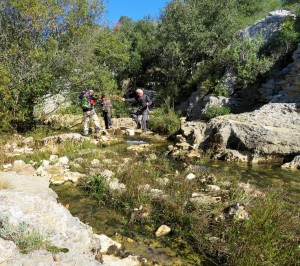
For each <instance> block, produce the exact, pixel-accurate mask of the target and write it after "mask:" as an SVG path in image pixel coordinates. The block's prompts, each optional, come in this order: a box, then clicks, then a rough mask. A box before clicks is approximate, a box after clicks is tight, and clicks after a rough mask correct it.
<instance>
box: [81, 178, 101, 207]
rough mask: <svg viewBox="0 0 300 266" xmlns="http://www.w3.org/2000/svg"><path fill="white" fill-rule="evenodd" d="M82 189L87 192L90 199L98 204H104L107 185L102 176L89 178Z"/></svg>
mask: <svg viewBox="0 0 300 266" xmlns="http://www.w3.org/2000/svg"><path fill="white" fill-rule="evenodd" d="M83 187H84V188H85V189H86V190H87V191H88V192H89V194H90V196H91V197H93V198H95V199H97V200H98V201H99V204H103V203H104V202H105V199H106V198H107V193H106V192H107V185H106V182H105V177H104V176H101V175H96V176H91V177H89V178H88V179H87V180H86V182H85V183H84V185H83Z"/></svg>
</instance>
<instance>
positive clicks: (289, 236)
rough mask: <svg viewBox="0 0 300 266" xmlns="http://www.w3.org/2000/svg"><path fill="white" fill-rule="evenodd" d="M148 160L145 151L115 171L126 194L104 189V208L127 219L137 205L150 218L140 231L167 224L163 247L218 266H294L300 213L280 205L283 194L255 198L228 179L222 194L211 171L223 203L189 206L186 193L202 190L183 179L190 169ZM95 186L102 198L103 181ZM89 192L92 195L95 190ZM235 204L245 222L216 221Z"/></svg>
mask: <svg viewBox="0 0 300 266" xmlns="http://www.w3.org/2000/svg"><path fill="white" fill-rule="evenodd" d="M152 152H153V151H152ZM116 156H117V158H115V159H117V160H120V158H119V155H116ZM148 157H149V156H148V152H145V153H143V154H139V155H133V156H132V163H129V164H128V165H127V166H125V167H122V168H118V169H119V171H118V170H116V177H117V178H118V179H119V181H120V182H122V183H124V184H126V190H125V191H122V192H112V191H110V192H109V191H107V190H106V191H105V196H107V195H109V196H108V197H105V201H104V203H105V204H106V205H107V206H110V207H113V208H115V209H116V210H118V211H121V212H123V213H125V214H126V215H128V217H130V213H132V211H133V209H134V208H137V207H139V206H140V205H142V206H143V207H145V208H147V210H148V211H149V213H150V215H149V217H147V219H146V220H145V221H144V222H143V224H141V226H145V224H146V225H147V226H149V228H157V227H158V226H160V225H161V224H167V225H169V226H170V227H171V228H172V233H171V236H170V237H168V238H165V240H164V241H165V242H167V243H169V244H170V245H172V244H173V241H174V239H180V243H181V244H182V245H184V246H186V248H193V249H194V250H196V251H197V252H198V253H199V256H200V255H203V256H205V257H209V258H210V259H211V260H213V261H214V263H216V264H218V265H297V261H298V259H299V252H300V248H299V241H300V239H299V236H300V222H299V217H297V215H296V213H297V212H298V213H299V209H298V210H297V212H295V211H293V208H291V206H290V205H289V204H288V203H287V202H285V201H284V198H283V196H282V195H283V194H282V191H275V190H272V191H270V192H268V193H267V196H266V197H265V198H255V197H254V196H253V195H251V194H248V193H246V192H245V191H244V190H243V189H242V188H241V187H240V186H239V182H238V180H236V179H234V178H233V177H231V179H230V191H227V192H226V190H227V189H228V187H227V186H228V185H222V184H223V182H224V181H226V178H225V177H223V176H221V173H220V174H218V173H217V172H215V173H214V174H215V175H217V180H218V182H220V183H219V184H217V185H219V186H220V187H221V189H222V191H221V192H220V196H221V197H222V201H220V202H216V203H213V204H207V205H205V204H203V205H200V206H199V205H195V204H193V203H191V202H189V198H190V197H191V193H192V192H203V191H204V190H205V185H202V184H200V183H199V182H198V181H197V180H198V179H197V178H196V179H195V180H189V181H188V180H186V179H185V176H186V174H187V173H188V172H189V170H188V169H186V170H183V169H181V167H180V166H181V163H180V162H179V161H174V162H172V161H170V160H168V159H166V158H165V159H161V158H158V159H155V160H148ZM176 169H177V170H178V172H177V173H176V171H175V170H176ZM195 174H196V176H199V177H201V176H202V175H206V174H207V171H201V170H199V171H198V172H197V171H196V172H195ZM163 177H167V178H168V179H169V182H168V183H167V184H165V185H161V184H160V183H159V182H157V180H158V179H159V178H163ZM145 184H148V185H149V186H150V187H151V188H155V189H160V190H162V191H163V194H161V196H153V195H151V193H150V194H149V193H148V192H147V191H145V190H143V187H144V186H145ZM100 186H101V188H100V192H101V193H102V195H103V184H102V182H100ZM93 193H97V189H96V190H93ZM208 194H209V193H208ZM211 195H213V193H212V194H211ZM94 196H95V195H94ZM96 197H97V196H96ZM237 202H240V203H243V204H245V206H246V209H247V211H248V212H249V214H250V219H249V220H246V221H238V222H235V221H233V220H230V219H225V220H221V221H220V220H216V217H217V216H218V214H220V213H222V212H223V210H224V209H225V208H226V207H228V206H230V205H232V204H235V203H237ZM298 208H299V206H298Z"/></svg>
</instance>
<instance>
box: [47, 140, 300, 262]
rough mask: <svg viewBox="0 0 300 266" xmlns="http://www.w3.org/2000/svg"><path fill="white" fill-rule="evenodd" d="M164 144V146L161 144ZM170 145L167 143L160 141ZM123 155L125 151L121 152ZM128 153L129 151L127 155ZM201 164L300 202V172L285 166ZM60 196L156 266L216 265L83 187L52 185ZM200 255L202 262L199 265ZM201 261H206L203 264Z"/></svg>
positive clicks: (88, 221)
mask: <svg viewBox="0 0 300 266" xmlns="http://www.w3.org/2000/svg"><path fill="white" fill-rule="evenodd" d="M148 142H149V139H142V138H141V139H140V138H134V139H128V140H127V141H126V143H125V144H122V145H115V146H112V147H106V148H104V149H107V150H113V151H115V152H116V151H118V150H121V149H122V150H123V151H124V149H125V148H126V147H128V146H129V145H139V144H145V143H148ZM161 145H162V146H161ZM158 146H161V147H166V143H164V144H162V143H160V145H158ZM120 154H122V152H120ZM127 155H128V154H127ZM198 167H200V168H203V169H206V170H208V171H213V172H216V173H217V172H220V173H222V174H223V175H228V176H231V175H234V176H236V177H238V178H239V179H240V180H241V181H243V182H249V183H251V184H254V185H256V186H257V187H258V188H261V189H263V188H267V187H272V186H273V187H282V188H284V189H285V190H286V191H287V193H286V197H287V198H288V200H289V201H290V202H291V203H299V202H300V171H299V170H296V171H291V170H285V169H281V168H280V166H279V165H259V164H257V165H248V164H237V163H225V162H222V161H207V162H205V163H203V164H201V165H199V166H198ZM51 188H52V189H53V190H54V191H55V192H56V193H57V194H58V196H59V200H60V202H61V203H62V204H63V205H64V206H66V207H67V208H68V209H69V210H70V212H71V213H72V215H74V216H76V217H78V218H79V219H80V220H81V221H82V222H84V223H86V224H89V225H90V226H91V227H92V228H93V230H94V233H97V234H105V235H107V236H109V237H111V238H112V239H114V240H116V241H118V242H119V243H121V244H122V245H123V246H124V248H125V250H126V251H128V252H129V253H130V254H132V255H134V256H141V257H143V258H146V259H147V260H150V261H152V263H153V265H166V266H168V265H212V264H211V263H209V262H204V263H203V261H204V258H201V259H200V257H199V254H196V253H195V252H194V251H193V250H190V249H189V248H188V247H187V246H186V245H185V243H182V242H181V241H180V240H178V239H175V237H173V236H172V234H171V235H170V236H167V237H163V238H156V237H155V235H154V232H155V229H154V228H150V227H149V226H146V225H143V224H139V225H135V224H134V225H129V224H128V221H129V218H130V217H126V216H124V215H122V214H120V213H117V212H116V211H115V210H113V209H112V208H110V207H109V206H100V205H99V204H98V202H97V201H96V200H95V199H92V198H91V197H90V196H89V195H88V193H87V192H86V191H85V190H84V189H83V188H81V187H79V186H74V185H73V184H72V183H67V184H64V185H60V186H54V185H53V186H52V187H51ZM197 257H199V264H195V261H197V259H196V258H197ZM200 261H201V263H202V264H200Z"/></svg>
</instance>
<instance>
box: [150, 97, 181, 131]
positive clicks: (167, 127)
mask: <svg viewBox="0 0 300 266" xmlns="http://www.w3.org/2000/svg"><path fill="white" fill-rule="evenodd" d="M149 117H150V118H149V121H148V126H149V128H150V129H151V130H152V131H154V132H157V133H160V134H163V135H168V136H170V135H172V134H174V133H176V132H178V130H179V129H180V120H179V115H178V114H177V113H176V112H175V109H174V106H173V107H172V106H171V103H170V98H167V100H166V101H165V103H164V104H163V105H162V107H161V108H155V109H154V110H153V111H151V112H150V114H149Z"/></svg>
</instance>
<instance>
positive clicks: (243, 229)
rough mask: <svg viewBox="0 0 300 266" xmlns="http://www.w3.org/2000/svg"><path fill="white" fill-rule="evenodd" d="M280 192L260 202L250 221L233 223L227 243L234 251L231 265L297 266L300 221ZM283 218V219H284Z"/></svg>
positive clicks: (273, 192)
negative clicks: (267, 264) (265, 265)
mask: <svg viewBox="0 0 300 266" xmlns="http://www.w3.org/2000/svg"><path fill="white" fill-rule="evenodd" d="M297 211H299V210H295V211H293V210H291V206H289V205H288V203H287V202H286V201H285V200H284V199H283V194H282V193H281V192H280V191H271V192H270V193H269V194H268V195H267V197H266V198H264V199H259V200H258V201H257V202H256V206H255V207H254V208H253V209H252V212H251V219H250V220H249V221H247V222H245V223H238V222H236V223H233V224H232V226H231V227H230V228H228V232H227V233H226V235H227V238H228V239H227V242H228V246H229V247H230V249H231V250H234V252H232V254H231V256H229V263H230V264H231V265H263V264H266V263H271V264H272V265H295V263H296V261H298V262H299V259H300V250H299V234H300V231H299V228H300V222H299V219H298V218H296V217H295V215H294V214H295V213H297ZM282 217H284V219H283V218H282Z"/></svg>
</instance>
